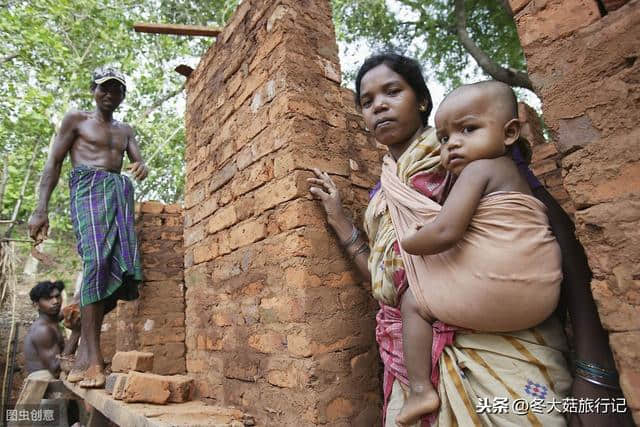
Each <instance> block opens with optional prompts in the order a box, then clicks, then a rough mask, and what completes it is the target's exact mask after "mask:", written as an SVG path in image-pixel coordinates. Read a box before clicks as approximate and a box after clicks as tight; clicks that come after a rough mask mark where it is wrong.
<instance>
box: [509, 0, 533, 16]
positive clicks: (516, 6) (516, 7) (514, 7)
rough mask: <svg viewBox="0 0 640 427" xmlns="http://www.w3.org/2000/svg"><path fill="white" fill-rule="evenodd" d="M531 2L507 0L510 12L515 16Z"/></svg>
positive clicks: (526, 0)
mask: <svg viewBox="0 0 640 427" xmlns="http://www.w3.org/2000/svg"><path fill="white" fill-rule="evenodd" d="M530 1H531V0H509V6H510V7H511V11H512V12H513V13H514V14H515V13H518V12H520V11H521V10H522V9H524V7H525V6H526V5H527V4H528V3H529V2H530Z"/></svg>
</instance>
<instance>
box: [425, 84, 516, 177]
mask: <svg viewBox="0 0 640 427" xmlns="http://www.w3.org/2000/svg"><path fill="white" fill-rule="evenodd" d="M435 122H436V135H437V137H438V140H439V141H440V142H441V144H442V149H441V156H442V158H443V164H444V165H445V167H447V168H451V170H452V171H453V172H454V173H459V172H460V171H461V168H463V167H464V164H466V163H464V162H462V163H461V160H460V161H459V160H456V165H457V166H455V167H454V166H453V162H452V163H451V164H449V163H447V162H448V160H449V157H448V156H449V154H451V153H453V154H452V155H454V156H458V157H460V159H462V158H464V159H466V161H473V160H479V159H490V158H495V157H498V156H502V155H504V154H505V153H508V152H509V149H510V146H511V145H513V144H514V143H516V142H517V141H518V139H519V137H520V122H519V120H518V103H517V99H516V96H515V94H514V93H513V90H512V89H511V88H510V87H509V86H508V85H506V84H504V83H501V82H497V81H494V80H490V81H484V82H479V83H474V84H470V85H464V86H461V87H459V88H457V89H456V90H454V91H453V92H451V93H450V94H449V95H447V97H446V98H445V99H444V101H442V103H441V104H440V106H439V107H438V110H437V111H436V115H435ZM465 153H466V154H465ZM456 168H457V169H456Z"/></svg>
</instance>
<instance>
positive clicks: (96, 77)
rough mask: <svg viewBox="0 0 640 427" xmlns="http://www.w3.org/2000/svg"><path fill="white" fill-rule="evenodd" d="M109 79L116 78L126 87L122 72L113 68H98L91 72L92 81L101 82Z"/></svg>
mask: <svg viewBox="0 0 640 427" xmlns="http://www.w3.org/2000/svg"><path fill="white" fill-rule="evenodd" d="M109 80H116V81H118V82H120V83H121V84H122V86H124V87H125V88H126V87H127V82H126V80H125V78H124V74H122V73H121V72H120V71H118V70H116V69H115V68H110V67H109V68H98V69H97V70H95V71H94V72H93V76H92V81H93V82H94V83H95V84H98V85H100V84H102V83H104V82H106V81H109Z"/></svg>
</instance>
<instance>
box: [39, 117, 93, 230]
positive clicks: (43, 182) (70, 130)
mask: <svg viewBox="0 0 640 427" xmlns="http://www.w3.org/2000/svg"><path fill="white" fill-rule="evenodd" d="M82 119H83V115H82V113H79V112H71V113H67V115H66V116H65V117H64V119H62V124H61V125H60V130H59V131H58V134H57V135H56V139H55V141H54V142H53V146H52V147H51V151H50V152H49V157H48V158H47V162H46V163H45V165H44V171H43V172H42V178H41V179H40V187H39V196H38V205H37V207H36V210H35V211H34V213H33V215H32V216H31V218H30V219H29V235H30V236H31V238H32V239H34V240H35V241H36V242H38V243H39V242H41V241H42V240H44V237H46V235H47V231H48V229H49V219H48V212H49V199H50V198H51V193H52V192H53V189H54V188H55V187H56V185H57V184H58V179H60V170H61V169H62V162H64V158H65V157H66V155H67V153H68V152H69V150H70V149H71V146H72V145H73V141H74V140H75V137H76V130H77V125H78V123H79V122H80V121H81V120H82Z"/></svg>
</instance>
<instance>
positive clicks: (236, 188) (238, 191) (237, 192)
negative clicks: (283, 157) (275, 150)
mask: <svg viewBox="0 0 640 427" xmlns="http://www.w3.org/2000/svg"><path fill="white" fill-rule="evenodd" d="M272 178H273V160H264V161H261V162H259V163H256V164H254V165H252V166H251V167H249V168H247V169H245V170H244V171H242V173H241V174H240V176H239V177H238V178H237V179H235V180H234V181H233V182H232V183H231V194H233V195H234V197H238V196H241V195H243V194H244V193H246V192H248V191H251V190H253V189H254V188H256V187H259V186H261V185H262V184H264V183H265V182H267V181H269V180H271V179H272Z"/></svg>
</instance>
